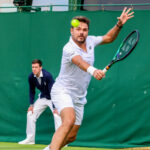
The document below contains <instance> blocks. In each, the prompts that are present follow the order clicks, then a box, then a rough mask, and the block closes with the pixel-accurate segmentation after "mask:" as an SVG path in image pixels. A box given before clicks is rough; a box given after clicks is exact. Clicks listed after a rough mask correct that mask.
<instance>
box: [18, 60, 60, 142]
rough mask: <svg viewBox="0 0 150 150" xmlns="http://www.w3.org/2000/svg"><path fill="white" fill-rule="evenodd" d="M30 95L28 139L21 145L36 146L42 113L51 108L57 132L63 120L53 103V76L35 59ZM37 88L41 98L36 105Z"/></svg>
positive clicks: (30, 77)
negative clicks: (38, 125)
mask: <svg viewBox="0 0 150 150" xmlns="http://www.w3.org/2000/svg"><path fill="white" fill-rule="evenodd" d="M28 79H29V92H30V93H29V95H30V106H29V108H28V113H27V128H26V134H27V137H26V139H25V140H23V141H20V142H19V144H35V130H36V120H37V119H38V118H39V116H40V115H41V114H42V112H43V111H44V110H45V109H46V108H47V107H49V108H50V109H51V111H52V112H53V115H54V121H55V130H57V128H58V127H59V126H60V124H61V118H60V116H59V115H58V112H57V110H56V108H55V106H54V105H53V103H52V101H51V95H50V92H51V88H52V86H53V84H54V79H53V77H52V75H51V74H50V73H49V72H47V71H46V70H44V69H42V61H41V60H39V59H35V60H33V61H32V73H31V74H30V75H29V78H28ZM35 88H37V89H39V90H40V92H41V93H40V94H39V98H38V99H37V100H36V101H35V103H34V97H35Z"/></svg>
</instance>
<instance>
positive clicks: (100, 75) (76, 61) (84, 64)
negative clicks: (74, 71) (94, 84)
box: [72, 55, 105, 80]
mask: <svg viewBox="0 0 150 150" xmlns="http://www.w3.org/2000/svg"><path fill="white" fill-rule="evenodd" d="M72 62H73V63H74V64H75V65H77V66H78V67H79V68H80V69H82V70H84V71H86V72H88V73H90V74H91V75H92V76H93V77H94V78H95V79H97V80H101V79H102V78H103V77H104V76H105V74H104V73H103V71H102V70H98V69H96V68H94V67H92V66H90V65H89V64H88V63H87V62H86V61H84V60H83V59H82V57H81V56H80V55H77V56H74V57H73V58H72Z"/></svg>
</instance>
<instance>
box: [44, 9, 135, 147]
mask: <svg viewBox="0 0 150 150" xmlns="http://www.w3.org/2000/svg"><path fill="white" fill-rule="evenodd" d="M133 13H134V12H131V8H129V9H127V8H124V10H123V12H122V14H121V16H120V17H118V22H117V24H116V25H115V26H114V27H113V28H112V29H111V30H110V31H108V32H107V33H106V34H105V35H104V36H97V37H96V36H88V31H89V20H88V19H87V18H86V17H83V16H77V17H75V18H73V19H77V20H78V21H79V25H78V26H77V27H71V37H70V40H69V42H68V43H67V44H66V45H65V46H64V48H63V55H62V62H61V70H60V73H59V76H58V77H57V79H56V82H55V83H54V85H53V87H52V91H51V96H52V101H53V103H54V105H55V106H56V108H57V110H58V111H59V113H60V115H61V119H62V125H61V126H60V127H59V128H58V130H57V131H56V132H55V134H54V136H53V138H52V142H51V144H50V146H48V147H46V148H45V149H44V150H60V149H61V148H62V147H63V146H64V145H66V144H68V143H70V142H73V141H74V140H75V139H76V136H77V132H78V130H79V128H80V125H81V123H82V119H83V113H84V105H85V104H86V94H87V88H88V85H89V83H90V80H91V76H93V77H94V78H95V79H97V80H101V79H102V78H103V77H104V76H105V74H104V73H103V71H102V70H99V69H96V68H94V67H93V64H94V47H95V46H97V45H100V44H107V43H111V42H112V41H114V40H115V39H116V37H117V35H118V33H119V32H120V30H121V28H122V26H123V25H124V24H125V23H126V21H127V20H128V19H130V18H132V17H133Z"/></svg>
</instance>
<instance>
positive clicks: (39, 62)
mask: <svg viewBox="0 0 150 150" xmlns="http://www.w3.org/2000/svg"><path fill="white" fill-rule="evenodd" d="M32 64H39V66H40V67H41V66H42V61H41V60H39V59H34V60H33V61H32Z"/></svg>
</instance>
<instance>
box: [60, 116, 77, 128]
mask: <svg viewBox="0 0 150 150" xmlns="http://www.w3.org/2000/svg"><path fill="white" fill-rule="evenodd" d="M74 123H75V118H74V117H73V118H68V119H66V120H64V121H63V123H62V125H64V126H65V127H67V128H69V129H70V128H72V127H73V125H74Z"/></svg>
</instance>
